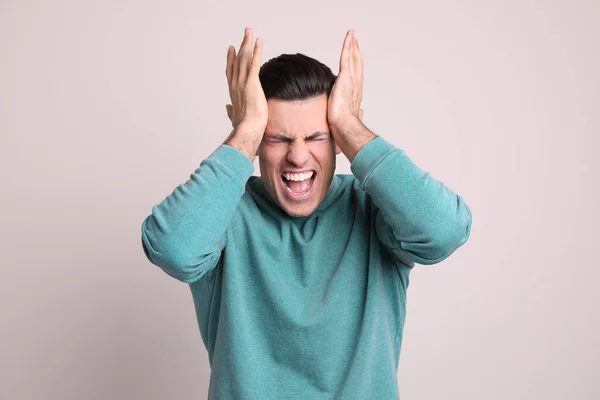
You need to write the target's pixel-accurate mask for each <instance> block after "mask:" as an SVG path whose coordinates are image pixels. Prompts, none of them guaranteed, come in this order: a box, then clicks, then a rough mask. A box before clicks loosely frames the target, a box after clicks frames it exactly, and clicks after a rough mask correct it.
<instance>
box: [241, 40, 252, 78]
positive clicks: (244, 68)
mask: <svg viewBox="0 0 600 400" xmlns="http://www.w3.org/2000/svg"><path fill="white" fill-rule="evenodd" d="M251 46H252V29H250V28H246V30H245V36H244V41H243V42H242V46H241V47H240V52H239V54H238V55H239V56H240V66H239V76H238V84H239V85H240V87H243V85H244V83H245V82H246V78H247V76H248V64H250V58H251V57H252V47H251Z"/></svg>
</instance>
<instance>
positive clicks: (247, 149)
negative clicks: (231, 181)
mask: <svg viewBox="0 0 600 400" xmlns="http://www.w3.org/2000/svg"><path fill="white" fill-rule="evenodd" d="M257 132H260V130H259V129H252V128H248V127H246V126H243V125H242V124H238V125H237V126H236V127H235V128H234V129H233V131H232V132H231V134H230V135H229V137H228V138H227V139H226V140H225V142H224V144H226V145H228V146H231V147H233V148H235V149H237V150H239V151H240V152H242V153H244V154H245V155H246V157H248V159H249V160H250V161H254V158H255V157H256V153H257V151H258V147H259V146H260V142H261V141H262V136H263V133H264V131H263V132H261V133H260V134H258V133H257Z"/></svg>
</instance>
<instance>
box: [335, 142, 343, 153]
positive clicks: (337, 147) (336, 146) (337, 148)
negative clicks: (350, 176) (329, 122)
mask: <svg viewBox="0 0 600 400" xmlns="http://www.w3.org/2000/svg"><path fill="white" fill-rule="evenodd" d="M341 152H342V149H340V147H339V146H338V145H337V144H336V145H335V154H340V153H341Z"/></svg>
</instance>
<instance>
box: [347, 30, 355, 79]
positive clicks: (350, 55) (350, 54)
mask: <svg viewBox="0 0 600 400" xmlns="http://www.w3.org/2000/svg"><path fill="white" fill-rule="evenodd" d="M348 47H349V50H350V51H349V52H348V70H349V71H350V76H352V77H353V76H354V70H355V68H354V35H352V37H351V38H350V44H349V46H348Z"/></svg>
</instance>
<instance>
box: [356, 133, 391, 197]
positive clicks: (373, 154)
mask: <svg viewBox="0 0 600 400" xmlns="http://www.w3.org/2000/svg"><path fill="white" fill-rule="evenodd" d="M395 151H402V150H400V149H399V148H397V147H395V146H394V145H392V144H391V143H389V142H388V141H386V140H385V139H384V138H382V137H381V136H379V137H377V138H375V139H373V140H371V141H370V142H369V143H367V144H365V145H364V146H363V147H362V149H360V150H359V152H358V153H357V154H356V156H355V157H354V159H353V160H352V164H350V170H351V171H352V173H353V174H354V176H355V177H356V179H358V180H359V182H360V183H361V186H362V187H363V189H364V187H365V185H366V183H367V179H369V175H371V173H372V172H373V170H374V169H375V168H376V167H377V166H378V165H379V164H380V163H381V162H382V161H383V160H384V159H385V158H386V157H387V156H389V155H390V154H392V153H393V152H395Z"/></svg>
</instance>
